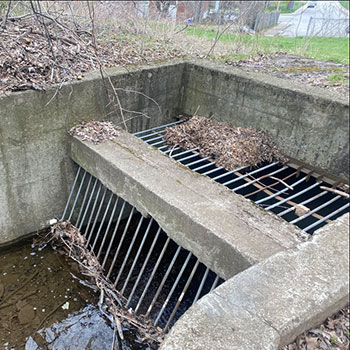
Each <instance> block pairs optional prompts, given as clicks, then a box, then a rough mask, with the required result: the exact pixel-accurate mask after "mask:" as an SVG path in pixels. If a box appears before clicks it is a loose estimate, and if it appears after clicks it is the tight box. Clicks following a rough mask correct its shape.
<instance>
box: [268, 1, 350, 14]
mask: <svg viewBox="0 0 350 350" xmlns="http://www.w3.org/2000/svg"><path fill="white" fill-rule="evenodd" d="M288 2H289V1H280V6H279V11H280V12H281V13H292V12H294V11H296V10H298V9H299V8H300V7H302V6H304V5H305V4H306V2H307V1H295V2H294V8H293V10H288V9H287V6H288ZM343 2H346V1H343ZM271 3H272V4H271V5H270V7H269V11H275V10H277V3H278V1H272V2H271Z"/></svg>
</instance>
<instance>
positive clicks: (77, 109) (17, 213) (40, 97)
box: [0, 60, 184, 245]
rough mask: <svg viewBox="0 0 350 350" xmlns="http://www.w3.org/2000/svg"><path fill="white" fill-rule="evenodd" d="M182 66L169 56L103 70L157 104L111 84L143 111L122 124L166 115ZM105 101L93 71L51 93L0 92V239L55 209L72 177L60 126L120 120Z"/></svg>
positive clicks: (134, 125) (31, 227)
mask: <svg viewBox="0 0 350 350" xmlns="http://www.w3.org/2000/svg"><path fill="white" fill-rule="evenodd" d="M183 67H184V65H183V64H182V63H181V61H178V60H175V61H173V62H171V63H162V64H157V65H147V66H139V67H133V68H131V67H129V68H128V69H127V70H126V69H125V68H114V69H111V70H109V71H108V73H109V74H110V76H111V79H112V81H113V82H114V83H115V86H117V87H119V88H124V89H127V90H135V91H139V92H141V93H143V94H146V95H148V96H150V97H151V98H153V99H154V100H156V101H157V103H158V104H159V106H160V107H161V111H159V109H158V107H157V106H156V104H154V103H153V102H152V101H151V100H149V99H147V98H145V97H144V96H142V95H140V94H137V93H133V92H127V91H118V93H119V97H120V99H121V100H122V103H123V107H124V108H125V109H128V110H135V111H139V112H143V113H147V115H149V116H150V119H146V118H136V119H134V120H132V121H129V122H128V123H127V124H128V127H129V130H130V131H138V130H142V129H146V128H149V127H153V126H156V125H161V124H163V123H166V122H170V121H172V120H173V119H172V116H173V115H174V110H175V108H177V107H178V103H179V101H180V100H181V97H180V96H181V82H182V70H183ZM167 77H171V79H169V78H167ZM54 95H55V97H54V98H53V96H54ZM107 102H108V101H107V97H106V94H105V89H104V85H103V83H102V81H101V79H100V75H99V73H98V72H96V73H91V74H87V76H86V77H85V78H84V79H83V80H82V81H77V82H73V83H69V84H66V85H64V86H63V87H62V88H61V89H60V90H59V92H58V93H57V92H56V87H53V88H51V89H48V90H47V91H43V92H38V91H26V92H20V93H13V94H11V95H10V96H0V245H1V244H2V243H4V242H8V241H11V240H14V239H16V238H17V237H22V236H24V235H25V234H28V233H31V232H35V231H36V230H38V229H41V228H43V227H44V226H45V224H46V221H47V220H48V219H50V218H52V217H54V216H55V215H60V214H61V213H62V212H63V208H64V205H65V202H66V199H67V197H68V192H69V190H70V187H71V184H72V177H73V169H72V168H73V163H72V161H71V160H70V159H69V156H68V142H67V140H68V134H67V131H68V130H69V129H70V128H71V127H72V126H73V125H75V124H76V123H78V122H80V121H82V120H91V119H95V120H101V119H105V118H107V119H109V120H114V121H116V122H120V120H119V117H118V116H115V115H112V114H108V113H109V109H108V107H106V105H107ZM107 114H108V117H107ZM125 117H126V118H128V117H129V115H128V114H127V113H126V114H125Z"/></svg>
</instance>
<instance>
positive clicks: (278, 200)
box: [134, 121, 339, 233]
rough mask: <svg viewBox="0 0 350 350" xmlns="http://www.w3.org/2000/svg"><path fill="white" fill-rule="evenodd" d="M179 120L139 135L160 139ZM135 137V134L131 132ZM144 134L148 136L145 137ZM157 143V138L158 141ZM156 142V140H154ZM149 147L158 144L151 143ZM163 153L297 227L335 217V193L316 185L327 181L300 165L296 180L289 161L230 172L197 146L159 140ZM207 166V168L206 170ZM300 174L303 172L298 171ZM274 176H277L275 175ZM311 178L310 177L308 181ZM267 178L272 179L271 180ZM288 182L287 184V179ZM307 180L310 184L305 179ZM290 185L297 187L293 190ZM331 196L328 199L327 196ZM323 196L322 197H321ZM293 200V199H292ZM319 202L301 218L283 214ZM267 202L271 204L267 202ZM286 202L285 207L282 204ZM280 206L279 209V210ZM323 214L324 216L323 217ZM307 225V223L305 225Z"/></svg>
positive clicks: (324, 222)
mask: <svg viewBox="0 0 350 350" xmlns="http://www.w3.org/2000/svg"><path fill="white" fill-rule="evenodd" d="M179 123H181V121H178V122H175V123H174V124H171V125H169V124H167V125H163V126H160V127H158V129H156V130H159V132H154V130H150V132H149V133H145V134H143V136H142V138H143V139H144V140H145V142H146V143H151V142H152V141H150V142H149V140H152V138H150V137H153V136H155V135H157V140H160V139H161V135H163V133H165V129H166V128H167V127H169V126H173V125H176V124H179ZM134 135H136V136H138V133H136V134H134ZM147 135H148V136H149V137H147ZM158 142H161V141H158ZM158 142H157V143H158ZM153 146H158V145H157V144H153ZM157 148H158V149H159V150H160V151H162V152H163V153H164V154H168V155H169V156H170V157H171V158H174V159H175V160H176V161H178V162H180V163H182V164H183V165H185V166H187V167H189V168H190V169H191V170H192V171H195V172H199V173H201V174H202V175H207V176H210V177H211V178H212V179H213V180H215V181H218V182H220V183H222V184H223V185H224V186H227V187H229V188H231V190H232V191H233V192H238V191H240V192H239V193H240V194H241V195H243V196H244V197H246V198H248V197H249V198H250V199H252V200H253V201H254V202H255V203H256V204H258V205H260V206H263V207H264V208H265V209H266V210H272V211H274V212H275V213H276V214H277V215H278V216H280V217H283V218H284V219H285V220H287V221H289V222H291V223H293V224H295V225H297V226H299V227H300V228H301V229H303V227H304V226H305V224H306V225H309V223H307V221H308V220H309V218H311V217H313V218H315V219H317V220H318V221H320V223H321V224H326V223H328V222H330V220H329V218H331V217H333V216H335V215H336V214H334V215H330V214H331V213H332V212H334V213H337V212H338V205H339V204H338V201H337V200H336V199H334V198H335V197H336V195H335V194H334V195H330V193H329V192H326V191H321V190H320V186H321V185H322V183H323V184H327V183H325V182H322V181H320V182H318V181H316V179H315V178H314V177H313V176H312V173H313V172H312V171H309V170H307V169H306V168H305V169H304V168H303V171H305V170H306V171H308V173H306V174H305V176H303V177H302V178H301V179H298V177H299V174H300V169H299V170H298V169H297V171H295V170H294V171H293V172H291V170H292V169H295V166H293V164H292V165H291V166H289V165H288V164H287V165H281V164H279V163H278V162H273V163H270V164H263V165H262V166H260V167H258V168H255V169H251V170H250V171H248V168H249V167H241V168H238V169H234V170H231V171H227V170H225V169H224V168H223V167H218V166H216V162H215V160H213V159H210V157H201V156H200V155H199V153H198V149H197V148H194V149H191V150H184V149H182V148H181V147H179V146H176V147H170V146H168V145H163V143H161V146H160V147H157ZM273 167H278V168H277V169H274V170H272V171H271V172H267V171H268V170H269V169H270V168H273ZM206 169H207V170H206ZM285 172H286V173H287V175H286V176H284V177H282V178H281V175H280V174H282V173H285ZM257 173H261V174H263V175H262V176H260V177H259V178H254V176H253V175H255V174H257ZM301 173H303V172H301ZM276 176H277V178H276ZM310 179H311V180H310ZM241 180H244V181H246V183H245V184H240V183H239V182H240V181H241ZM271 180H275V181H274V182H272V183H271ZM286 181H288V183H289V184H287V182H286ZM309 181H310V182H311V183H310V184H309V183H308V182H309ZM250 185H252V186H254V187H256V188H257V190H251V187H250ZM294 187H297V189H295V188H294ZM326 194H327V195H328V196H325V195H326ZM329 196H331V198H329ZM324 198H325V200H324ZM294 200H295V201H296V202H294ZM314 200H315V201H321V203H319V205H318V210H316V209H312V208H311V209H310V211H309V213H308V215H306V216H303V218H300V217H297V218H295V216H294V217H293V215H286V214H288V213H291V212H293V211H295V210H296V209H297V207H298V206H299V205H305V204H308V203H311V202H313V201H314ZM268 201H270V203H268V204H267V205H266V204H265V203H266V202H268ZM271 201H272V202H273V203H271ZM286 205H287V206H286ZM281 209H283V210H281ZM320 209H324V210H326V211H325V214H323V216H322V215H320V213H319V210H320ZM325 217H326V219H324V218H325ZM309 226H310V225H309ZM314 227H316V226H312V227H311V228H310V233H312V232H313V231H312V229H313V228H314Z"/></svg>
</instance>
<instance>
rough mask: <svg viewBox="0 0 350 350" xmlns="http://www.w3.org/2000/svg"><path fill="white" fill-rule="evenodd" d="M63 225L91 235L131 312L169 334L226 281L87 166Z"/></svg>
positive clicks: (80, 173)
mask: <svg viewBox="0 0 350 350" xmlns="http://www.w3.org/2000/svg"><path fill="white" fill-rule="evenodd" d="M61 220H69V221H70V222H71V223H72V224H73V225H75V226H76V227H77V228H78V230H79V231H80V232H81V233H82V234H83V235H84V236H85V238H86V239H87V243H86V246H87V247H88V249H89V250H90V251H93V252H94V254H95V255H96V257H97V259H98V260H99V262H100V263H101V265H102V267H103V270H104V274H105V277H107V278H109V279H110V280H111V281H112V282H113V284H114V287H115V288H116V289H117V290H118V291H120V293H121V294H122V295H123V296H124V297H125V298H126V300H127V301H126V307H127V308H128V309H129V308H131V309H132V310H134V312H135V313H137V314H143V315H145V316H146V317H147V318H150V319H152V321H153V324H154V325H155V326H159V327H161V328H163V329H164V330H165V331H166V330H168V329H169V328H170V327H171V326H172V325H173V324H174V323H175V321H176V320H177V319H178V318H179V317H180V316H181V315H182V314H183V313H184V312H185V311H186V310H187V309H188V308H189V307H190V306H191V305H192V304H194V303H195V302H196V301H197V300H198V299H199V298H201V297H202V296H204V295H205V294H207V293H209V292H210V291H212V290H213V289H214V288H216V287H217V286H218V285H220V284H221V283H223V282H224V280H223V279H222V278H220V277H219V276H218V275H216V274H215V273H214V272H213V271H211V270H210V269H209V268H208V267H206V266H205V265H203V264H202V263H200V262H199V260H198V259H197V258H196V257H195V256H194V255H193V254H192V253H191V252H189V251H187V250H185V249H183V248H182V247H181V246H179V245H177V244H176V243H175V242H174V241H173V240H171V239H170V238H169V237H168V236H167V234H166V233H165V232H164V231H163V230H162V229H161V228H160V227H159V225H158V224H157V222H156V221H155V220H154V219H153V218H151V217H150V218H145V217H143V216H142V215H141V214H140V213H139V212H138V211H137V210H136V209H135V208H134V207H133V206H131V205H130V204H128V203H127V202H125V201H124V200H123V199H122V198H120V197H118V196H116V195H115V194H114V193H112V192H111V191H109V190H108V189H107V188H106V187H104V186H103V185H102V183H101V182H100V181H99V180H98V179H96V178H95V177H93V176H92V175H90V174H89V173H87V172H86V171H85V170H84V169H82V168H81V167H78V171H77V174H76V176H75V180H74V183H73V187H72V190H71V192H70V195H69V198H68V201H67V204H66V207H65V210H64V213H63V215H62V218H61Z"/></svg>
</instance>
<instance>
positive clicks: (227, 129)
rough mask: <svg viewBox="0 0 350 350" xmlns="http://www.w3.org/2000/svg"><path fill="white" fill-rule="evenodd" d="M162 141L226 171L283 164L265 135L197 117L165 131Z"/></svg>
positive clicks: (260, 132) (281, 158)
mask: <svg viewBox="0 0 350 350" xmlns="http://www.w3.org/2000/svg"><path fill="white" fill-rule="evenodd" d="M163 138H164V140H165V142H166V143H167V144H168V145H170V146H172V147H175V146H180V147H182V148H183V149H185V150H190V149H193V148H196V149H198V153H199V154H200V155H201V156H202V157H209V158H210V159H211V160H215V162H216V164H217V165H218V166H222V167H224V168H225V169H226V170H234V169H237V168H240V167H245V166H250V167H255V166H257V165H258V164H261V163H264V162H269V163H271V162H281V163H283V162H286V161H287V158H286V157H285V156H284V155H283V154H282V153H281V152H280V151H279V149H278V148H277V146H276V144H275V142H274V141H273V140H272V139H271V138H270V137H269V136H268V135H267V133H265V132H263V131H258V130H256V129H254V128H241V127H236V126H233V125H232V124H229V123H226V122H218V121H214V120H212V119H210V118H205V117H201V116H194V117H192V118H191V119H189V120H188V121H185V122H184V123H181V124H178V125H175V126H171V127H168V128H166V129H165V135H164V137H163Z"/></svg>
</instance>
